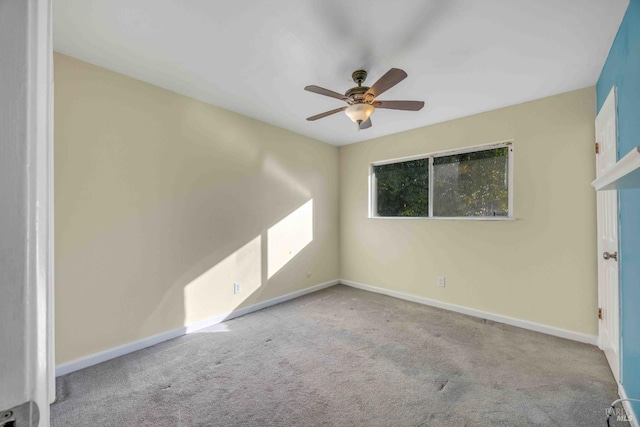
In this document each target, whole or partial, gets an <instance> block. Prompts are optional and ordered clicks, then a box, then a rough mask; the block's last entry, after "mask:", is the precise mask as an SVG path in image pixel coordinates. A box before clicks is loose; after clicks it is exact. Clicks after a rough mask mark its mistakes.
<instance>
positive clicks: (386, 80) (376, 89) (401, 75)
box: [367, 68, 407, 98]
mask: <svg viewBox="0 0 640 427" xmlns="http://www.w3.org/2000/svg"><path fill="white" fill-rule="evenodd" d="M406 78H407V73H405V72H404V71H403V70H401V69H399V68H392V69H390V70H389V71H387V73H386V74H385V75H384V76H382V77H380V78H379V79H378V81H377V82H375V83H374V84H373V86H371V87H370V88H369V90H368V91H367V93H368V94H371V95H373V97H374V98H375V97H377V96H378V95H380V94H381V93H383V92H385V91H387V90H388V89H390V88H392V87H394V86H395V85H397V84H398V83H400V82H401V81H402V80H404V79H406Z"/></svg>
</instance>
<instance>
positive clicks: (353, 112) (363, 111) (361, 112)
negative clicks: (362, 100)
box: [344, 104, 376, 124]
mask: <svg viewBox="0 0 640 427" xmlns="http://www.w3.org/2000/svg"><path fill="white" fill-rule="evenodd" d="M374 111H376V109H375V107H374V106H373V105H371V104H353V105H349V106H348V107H347V108H346V109H345V110H344V113H345V114H346V115H347V116H349V118H350V119H351V121H353V122H354V123H357V124H360V123H362V122H364V121H367V119H369V117H370V116H371V115H372V114H373V112H374Z"/></svg>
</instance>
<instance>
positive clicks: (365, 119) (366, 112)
mask: <svg viewBox="0 0 640 427" xmlns="http://www.w3.org/2000/svg"><path fill="white" fill-rule="evenodd" d="M351 78H352V79H353V81H354V82H355V83H356V84H357V85H358V86H356V87H352V88H351V89H349V90H347V91H346V92H345V93H344V95H342V94H340V93H338V92H334V91H332V90H329V89H325V88H322V87H319V86H313V85H311V86H307V87H305V88H304V90H307V91H309V92H313V93H317V94H320V95H325V96H330V97H332V98H337V99H341V100H343V101H345V102H346V103H347V104H349V105H348V106H346V107H341V108H336V109H335V110H331V111H326V112H324V113H320V114H316V115H315V116H311V117H308V118H307V120H309V121H314V120H318V119H321V118H323V117H327V116H330V115H332V114H335V113H339V112H341V111H344V112H345V114H346V115H347V116H349V118H350V119H351V120H352V121H353V122H354V123H356V124H357V125H358V129H368V128H370V127H371V118H370V116H371V114H373V112H374V111H375V110H376V108H386V109H388V110H406V111H419V110H420V109H422V107H424V101H377V100H376V98H377V97H378V95H380V94H382V93H383V92H385V91H386V90H388V89H390V88H392V87H394V86H395V85H397V84H398V83H400V82H401V81H402V80H404V79H405V78H407V73H405V72H404V71H403V70H400V69H398V68H392V69H390V70H389V71H387V73H386V74H385V75H384V76H382V77H380V79H379V80H378V81H377V82H375V83H374V84H373V86H371V87H367V86H362V83H363V82H364V81H365V79H366V78H367V72H366V71H364V70H357V71H354V72H353V74H351Z"/></svg>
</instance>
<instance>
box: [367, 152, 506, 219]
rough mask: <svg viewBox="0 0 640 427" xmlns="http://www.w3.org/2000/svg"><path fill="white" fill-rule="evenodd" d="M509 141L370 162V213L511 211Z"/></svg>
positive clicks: (502, 214) (498, 214)
mask: <svg viewBox="0 0 640 427" xmlns="http://www.w3.org/2000/svg"><path fill="white" fill-rule="evenodd" d="M512 152H513V148H512V146H511V143H510V142H507V143H502V144H494V145H491V146H484V147H474V148H469V149H464V150H458V151H448V152H442V153H434V154H430V155H425V156H420V157H418V158H412V159H408V160H404V161H393V162H380V163H374V164H373V165H372V168H371V179H372V186H371V190H372V191H371V207H372V209H371V211H372V215H371V216H372V217H419V218H485V219H486V218H490V219H500V218H509V217H511V200H512V198H511V183H510V181H511V175H512V174H511V167H512V161H511V156H512Z"/></svg>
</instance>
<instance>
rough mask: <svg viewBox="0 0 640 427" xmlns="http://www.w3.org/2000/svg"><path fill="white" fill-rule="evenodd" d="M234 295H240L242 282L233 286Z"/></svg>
mask: <svg viewBox="0 0 640 427" xmlns="http://www.w3.org/2000/svg"><path fill="white" fill-rule="evenodd" d="M233 293H234V294H239V293H240V282H236V283H234V284H233Z"/></svg>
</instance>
